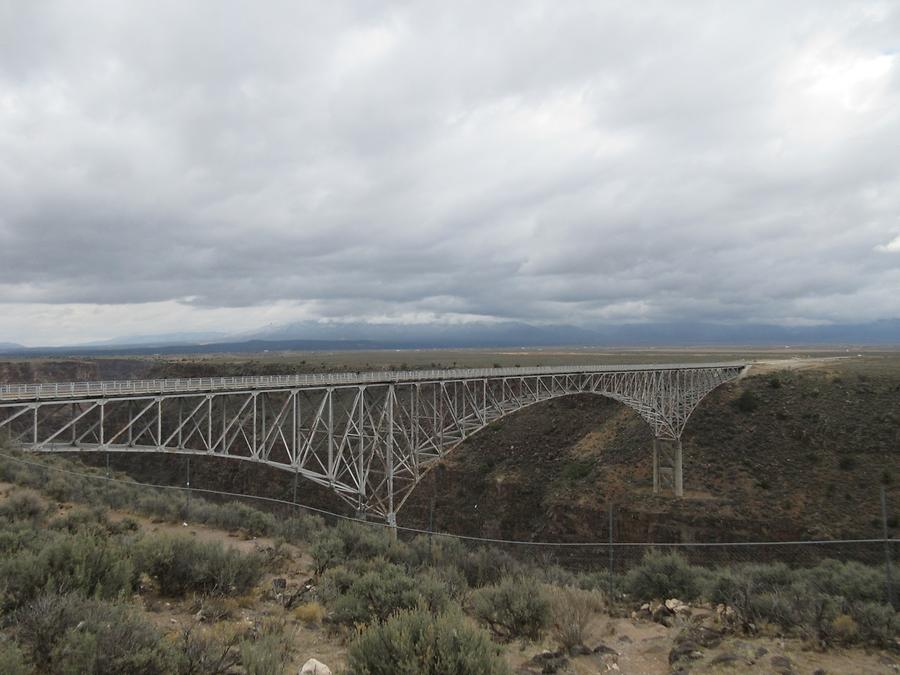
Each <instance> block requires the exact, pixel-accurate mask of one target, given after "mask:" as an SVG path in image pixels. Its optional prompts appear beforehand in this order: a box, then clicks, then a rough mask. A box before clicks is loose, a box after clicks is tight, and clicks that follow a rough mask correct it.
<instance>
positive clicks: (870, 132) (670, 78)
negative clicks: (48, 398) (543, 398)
mask: <svg viewBox="0 0 900 675" xmlns="http://www.w3.org/2000/svg"><path fill="white" fill-rule="evenodd" d="M898 35H900V12H898V10H897V8H896V5H895V4H893V3H867V4H861V3H847V4H840V3H829V4H827V5H822V3H790V4H789V5H784V3H751V6H749V7H740V6H738V5H733V4H732V5H726V6H723V5H720V4H715V3H700V2H698V3H691V4H688V5H685V4H679V5H678V6H675V5H672V4H671V3H645V4H642V5H640V6H637V7H629V8H627V9H623V6H621V5H614V4H613V3H608V4H606V3H594V2H590V3H582V4H578V3H565V4H562V5H560V4H559V3H550V2H531V3H511V4H508V3H483V2H479V3H474V2H473V3H393V4H391V3H384V4H381V3H346V4H344V3H324V4H320V5H318V6H312V5H307V4H305V3H294V2H283V3H274V4H273V3H268V4H266V5H265V6H264V8H261V7H260V6H256V5H251V4H249V3H247V4H243V3H219V2H207V3H201V2H196V3H182V2H153V3H118V2H83V1H82V2H46V3H27V2H22V3H14V2H10V3H6V4H0V309H2V310H3V312H4V314H5V315H6V316H7V317H9V318H8V320H7V322H6V324H5V326H3V329H2V330H0V339H19V340H23V341H28V340H41V341H48V340H52V341H65V340H66V339H75V338H79V337H89V336H90V337H94V336H100V337H102V336H103V335H105V334H109V333H113V334H115V333H119V332H122V331H124V330H126V329H139V327H140V323H135V322H134V320H133V318H132V319H129V318H128V317H134V316H143V317H144V318H145V319H146V321H147V322H154V325H153V326H152V329H153V330H152V331H147V330H145V331H144V332H155V331H156V330H162V329H165V330H168V329H171V328H173V327H177V328H185V327H187V328H190V327H197V328H209V327H211V326H213V324H215V323H216V322H221V321H222V320H223V317H224V318H225V319H226V320H227V322H229V323H230V324H231V325H232V326H234V327H238V328H250V327H252V326H253V325H254V323H255V322H258V321H261V320H265V321H269V322H271V321H279V320H290V319H292V318H297V317H317V316H318V317H337V316H344V315H347V316H354V317H361V318H366V317H385V316H387V317H390V316H407V315H410V314H416V315H428V316H431V315H438V316H440V315H444V314H448V313H449V314H460V315H483V316H495V317H508V318H522V319H526V320H532V321H534V320H544V321H565V322H575V323H587V324H589V323H592V322H597V321H608V320H612V321H634V320H650V321H659V320H670V319H679V320H683V319H703V320H727V321H765V322H787V323H797V322H799V323H804V322H820V321H861V320H869V319H875V318H883V317H896V316H898V315H900V293H898V292H897V290H898V288H900V271H898V270H900V244H895V243H893V242H896V241H898V237H900V189H898V188H900V165H898V163H897V162H896V159H895V155H896V149H897V147H898V146H900V106H898V104H900V58H898V55H897V49H898V40H897V36H898ZM139 303H144V304H139ZM129 321H131V323H129ZM113 324H114V326H112V325H113ZM157 324H159V325H157ZM148 328H149V326H148ZM101 334H103V335H101Z"/></svg>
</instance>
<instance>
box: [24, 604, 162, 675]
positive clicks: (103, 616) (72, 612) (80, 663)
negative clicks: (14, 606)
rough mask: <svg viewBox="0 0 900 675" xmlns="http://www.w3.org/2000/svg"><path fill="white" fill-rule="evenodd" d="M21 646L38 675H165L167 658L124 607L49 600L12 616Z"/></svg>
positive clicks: (152, 632) (147, 626)
mask: <svg viewBox="0 0 900 675" xmlns="http://www.w3.org/2000/svg"><path fill="white" fill-rule="evenodd" d="M15 631H16V635H17V637H18V640H19V642H20V644H22V646H23V647H24V648H25V650H26V651H27V652H28V653H29V656H30V657H31V659H32V661H33V662H34V663H35V665H36V666H37V667H38V670H40V671H41V672H51V673H72V674H73V675H74V674H76V673H95V674H97V675H105V674H107V673H108V674H109V675H114V674H118V673H138V674H143V675H153V674H155V673H167V672H169V670H170V668H169V665H170V653H169V652H168V650H166V649H165V648H164V647H162V646H161V644H160V635H159V633H158V632H157V630H156V628H155V627H154V626H153V625H152V624H151V623H149V622H147V621H145V620H143V619H142V618H140V617H139V616H138V615H137V614H135V613H133V612H132V611H131V610H130V609H129V608H128V607H125V606H123V605H117V604H114V603H109V602H104V601H99V600H87V599H84V598H79V597H77V596H74V595H67V596H63V595H47V596H43V597H41V598H39V599H37V600H35V601H34V602H32V603H30V604H29V605H27V606H26V607H24V608H23V609H22V610H20V611H19V612H17V613H16V615H15Z"/></svg>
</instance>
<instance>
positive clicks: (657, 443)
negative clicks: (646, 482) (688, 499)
mask: <svg viewBox="0 0 900 675" xmlns="http://www.w3.org/2000/svg"><path fill="white" fill-rule="evenodd" d="M664 490H671V491H672V492H673V493H674V494H675V496H676V497H683V496H684V470H683V454H682V448H681V439H680V438H676V439H674V440H673V439H669V438H662V437H660V436H654V438H653V492H654V494H659V493H660V492H662V491H664Z"/></svg>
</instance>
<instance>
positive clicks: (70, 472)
mask: <svg viewBox="0 0 900 675" xmlns="http://www.w3.org/2000/svg"><path fill="white" fill-rule="evenodd" d="M0 481H8V482H11V483H16V484H20V485H25V486H30V487H33V488H36V489H38V490H40V491H42V492H44V493H46V494H47V495H48V496H50V497H51V498H54V499H58V500H60V501H76V502H83V503H87V504H97V505H106V506H108V507H111V508H120V509H123V510H134V511H136V512H138V513H143V514H145V515H149V516H151V517H153V516H155V517H159V518H168V519H183V520H185V521H190V522H193V523H198V522H203V523H207V524H209V525H212V526H219V527H224V528H228V529H244V530H247V531H249V532H251V533H252V534H257V535H263V534H267V535H272V536H282V537H284V538H287V539H290V538H292V537H296V538H298V539H305V540H306V542H307V543H310V544H312V543H314V542H315V539H316V538H318V537H321V536H323V534H322V533H323V532H324V531H325V530H324V529H323V528H322V526H323V525H332V526H333V525H338V524H340V523H357V524H358V525H357V527H361V528H365V529H367V530H369V531H371V532H373V533H376V534H377V535H385V536H388V535H394V534H395V535H396V537H397V538H398V539H399V540H400V541H401V542H406V543H408V544H413V543H415V545H416V546H419V547H420V548H421V546H422V541H423V540H424V541H425V542H427V548H428V549H430V551H431V553H430V556H431V558H432V560H431V562H432V563H433V564H440V561H441V559H443V558H447V557H448V556H450V555H453V556H457V557H459V556H466V560H467V563H466V564H470V565H474V566H479V565H480V566H481V567H483V568H484V569H483V570H482V571H481V572H479V571H477V570H476V571H475V572H473V574H476V575H477V574H482V573H483V574H484V575H485V578H487V579H493V578H500V577H502V575H504V574H528V575H530V576H533V577H536V578H538V579H539V580H542V581H546V582H548V583H555V584H558V585H575V586H581V587H583V588H586V589H591V590H599V591H601V592H604V593H605V594H606V595H607V597H609V598H610V599H611V600H613V601H617V600H629V599H630V600H636V599H640V597H639V596H642V595H646V596H647V597H650V596H651V595H654V594H655V595H656V596H657V597H663V596H665V595H670V594H671V595H677V594H679V593H680V594H684V595H685V596H686V597H685V598H683V599H685V600H693V599H695V598H697V597H700V596H701V595H703V596H704V597H705V599H706V600H712V601H713V602H715V601H717V600H722V601H725V600H727V601H729V602H730V603H735V602H738V601H740V598H741V597H743V598H744V600H745V601H746V600H747V599H748V597H749V596H755V597H758V598H767V599H766V600H765V601H766V602H771V603H778V602H793V603H794V604H797V603H799V602H801V601H804V602H805V601H806V600H808V598H809V597H810V593H812V594H822V595H823V596H827V597H829V598H837V599H843V600H845V602H844V605H842V606H844V607H846V606H847V603H851V602H857V603H859V602H864V603H875V604H879V603H880V604H882V605H885V606H893V607H895V608H896V607H898V598H900V579H898V576H900V575H898V574H897V572H896V570H895V567H894V565H895V561H896V560H897V559H898V556H900V540H897V539H893V538H891V536H890V532H889V528H888V522H889V520H890V503H889V502H890V500H889V499H887V498H886V496H885V493H884V490H883V488H882V494H881V505H882V509H881V515H882V520H883V528H882V529H883V536H882V537H879V538H865V539H842V540H819V541H742V542H643V543H641V542H617V541H615V537H614V535H615V527H611V528H610V529H609V533H611V535H612V536H610V537H608V539H607V541H605V542H536V541H513V540H503V539H489V538H481V537H467V536H460V535H451V534H447V533H431V532H428V531H427V530H421V529H414V528H404V527H399V528H397V530H396V532H395V533H394V532H392V531H391V529H390V528H388V527H387V526H386V525H384V524H383V523H380V522H372V521H364V520H356V519H354V518H351V517H348V516H344V515H341V514H338V513H333V512H329V511H326V510H322V509H317V508H313V507H310V506H308V505H303V504H299V503H297V502H296V501H293V500H291V499H276V498H271V497H261V496H254V495H246V494H236V493H229V492H223V491H219V490H209V489H202V488H197V487H187V485H150V484H146V483H138V482H135V481H132V480H130V479H127V478H124V477H121V476H119V475H114V474H112V473H111V472H110V471H109V469H108V468H107V469H106V470H104V469H103V468H99V469H96V468H90V467H85V466H80V465H75V464H71V463H69V462H66V461H65V460H62V459H60V458H56V457H44V456H35V455H32V454H28V453H20V452H13V451H8V450H7V451H3V452H0ZM186 483H189V478H188V479H187V480H186ZM250 507H253V508H250ZM611 521H612V518H611ZM448 551H449V553H448ZM644 587H646V589H647V590H646V593H644V591H643V589H644ZM687 596H694V597H687ZM782 611H787V610H786V609H784V610H782Z"/></svg>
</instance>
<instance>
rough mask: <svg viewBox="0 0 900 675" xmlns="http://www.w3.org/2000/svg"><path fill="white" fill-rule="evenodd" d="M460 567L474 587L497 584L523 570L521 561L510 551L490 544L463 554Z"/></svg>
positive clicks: (467, 580)
mask: <svg viewBox="0 0 900 675" xmlns="http://www.w3.org/2000/svg"><path fill="white" fill-rule="evenodd" d="M459 567H460V569H461V570H462V571H463V574H465V575H466V582H467V583H468V584H469V586H471V587H472V588H478V587H479V586H486V585H488V584H496V583H498V582H500V581H501V580H502V579H504V578H508V577H510V576H514V575H516V574H519V573H520V572H521V571H522V565H521V563H519V562H518V561H517V560H516V559H515V558H513V557H512V556H511V555H510V554H509V553H506V552H505V551H502V550H501V549H498V548H492V547H489V546H482V547H480V548H477V549H475V550H474V551H471V552H469V553H468V554H467V555H465V556H463V558H462V559H461V560H460V562H459Z"/></svg>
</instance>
